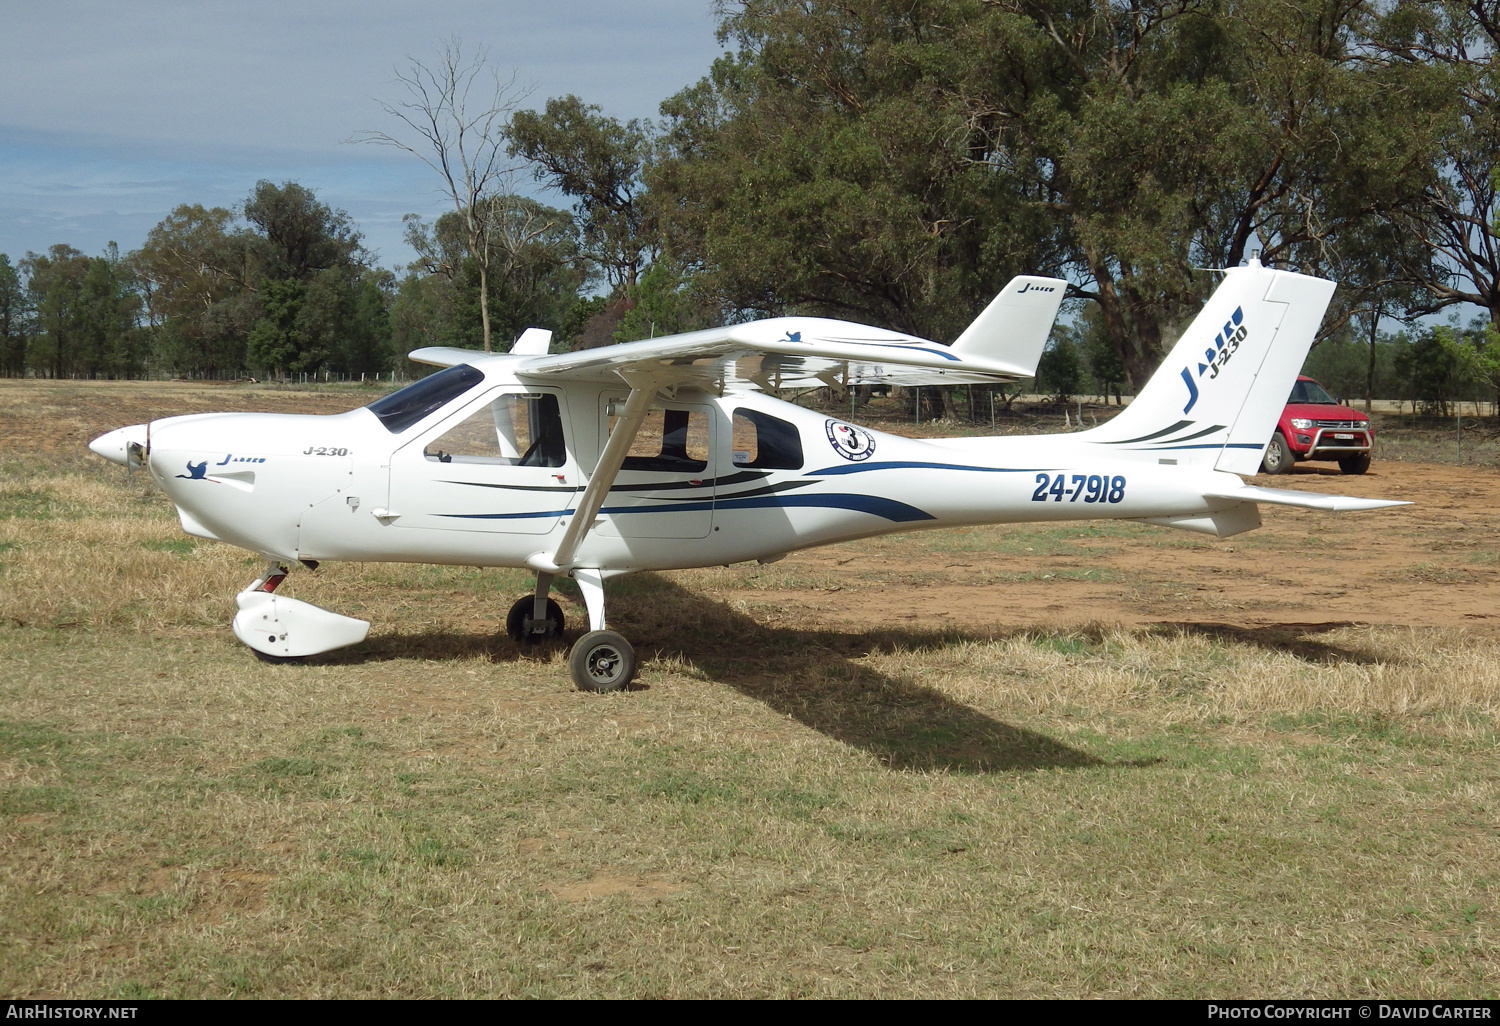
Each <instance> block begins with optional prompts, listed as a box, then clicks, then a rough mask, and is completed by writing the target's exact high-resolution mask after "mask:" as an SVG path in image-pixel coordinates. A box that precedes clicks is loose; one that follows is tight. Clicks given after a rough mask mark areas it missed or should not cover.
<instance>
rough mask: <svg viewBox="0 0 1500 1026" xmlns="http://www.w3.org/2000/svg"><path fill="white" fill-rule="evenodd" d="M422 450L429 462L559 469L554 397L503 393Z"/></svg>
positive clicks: (562, 451) (562, 458)
mask: <svg viewBox="0 0 1500 1026" xmlns="http://www.w3.org/2000/svg"><path fill="white" fill-rule="evenodd" d="M422 451H423V454H424V455H425V456H426V457H427V458H428V459H429V460H431V461H433V462H434V463H488V464H495V465H499V466H510V467H560V466H562V465H563V464H564V463H566V462H567V459H568V452H567V447H566V446H565V445H564V443H563V426H562V415H561V413H559V411H558V407H557V396H555V395H547V394H545V393H522V394H512V395H502V396H500V397H499V398H498V399H496V400H495V401H494V402H492V403H488V404H486V405H485V406H483V407H481V408H480V409H478V410H476V411H475V412H474V413H473V414H472V415H471V416H469V417H466V418H465V419H464V421H463V422H462V423H461V424H459V425H458V426H457V427H454V428H452V429H450V430H448V431H445V432H443V434H442V435H440V436H439V437H437V438H435V439H433V440H432V441H431V442H428V443H427V445H426V446H425V448H424V449H423V450H422Z"/></svg>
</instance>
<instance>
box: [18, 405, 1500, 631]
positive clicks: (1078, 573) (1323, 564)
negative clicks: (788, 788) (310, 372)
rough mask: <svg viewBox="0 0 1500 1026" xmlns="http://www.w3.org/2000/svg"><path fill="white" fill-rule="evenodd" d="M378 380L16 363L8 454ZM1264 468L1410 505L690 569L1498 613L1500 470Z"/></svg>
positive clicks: (1410, 620)
mask: <svg viewBox="0 0 1500 1026" xmlns="http://www.w3.org/2000/svg"><path fill="white" fill-rule="evenodd" d="M374 394H375V393H373V392H369V391H363V390H355V389H347V388H346V389H338V388H335V389H331V390H328V391H324V392H305V391H290V390H277V389H275V388H267V387H263V386H254V385H243V384H241V385H234V384H228V385H203V384H186V383H135V382H119V383H113V382H111V383H81V382H80V383H74V382H57V383H52V382H34V381H14V382H13V381H5V382H0V454H12V455H20V454H23V453H36V452H39V451H40V452H42V453H46V454H49V455H53V454H55V455H56V456H58V457H60V458H61V462H68V461H70V460H72V459H80V458H81V459H82V460H92V459H95V457H93V456H92V455H91V454H89V453H87V451H86V449H85V446H86V443H87V441H88V440H89V439H90V438H92V437H94V436H96V435H98V434H100V433H102V432H103V431H106V430H108V429H110V428H114V427H119V426H122V425H126V424H132V423H140V422H141V421H144V420H146V419H148V418H152V417H163V416H170V415H173V414H181V413H199V412H208V411H212V410H268V411H278V412H297V413H336V412H340V411H342V410H345V409H349V408H351V407H353V406H357V405H362V404H364V403H366V402H368V401H369V400H370V399H371V398H372V397H373V395H374ZM39 425H41V428H42V429H41V430H39ZM996 444H997V445H1003V444H1004V442H1003V440H1000V441H997V443H996ZM1256 483H1258V484H1263V485H1268V486H1273V487H1284V488H1296V489H1302V490H1306V491H1313V492H1327V493H1340V494H1349V495H1358V496H1370V497H1381V498H1390V499H1403V500H1408V501H1410V502H1412V503H1413V505H1412V506H1407V507H1400V508H1397V509H1391V510H1379V511H1374V512H1368V513H1355V514H1342V515H1335V514H1327V513H1317V512H1312V511H1306V510H1296V509H1288V508H1278V507H1273V506H1262V507H1261V517H1262V520H1263V525H1264V526H1262V528H1261V529H1260V530H1257V531H1254V532H1250V533H1248V534H1244V535H1240V536H1238V537H1235V538H1230V539H1226V540H1224V541H1216V540H1213V539H1210V538H1205V537H1202V536H1198V535H1192V534H1187V533H1185V532H1180V531H1172V530H1168V529H1163V528H1155V527H1144V526H1138V525H1129V524H1107V523H1100V524H1097V525H1095V526H1094V527H1092V528H1091V527H1090V526H1089V525H1087V524H1081V525H1063V526H1047V527H1041V526H1035V525H1031V526H1027V525H1023V526H1018V527H1011V528H978V529H972V530H969V531H957V532H955V531H949V532H939V533H938V534H937V535H928V536H926V537H924V538H921V539H920V544H911V543H909V542H903V540H902V538H901V537H899V536H898V537H894V538H884V539H872V540H869V541H866V542H858V543H853V544H851V545H846V546H836V547H831V548H825V549H815V550H811V551H807V552H801V553H793V554H792V555H790V556H788V557H787V558H786V559H785V560H783V561H782V562H780V563H777V564H774V566H772V567H766V568H753V569H750V570H746V569H744V568H735V569H734V570H731V571H717V572H714V571H705V572H702V573H700V574H697V575H695V576H696V578H697V579H696V580H694V581H692V586H694V587H698V588H702V589H704V590H707V591H710V592H722V593H723V597H725V598H733V599H735V600H738V601H743V602H746V603H748V604H749V605H750V606H751V607H753V608H754V609H755V610H756V615H757V616H761V615H765V616H768V617H771V618H775V619H783V618H785V619H792V620H800V621H803V622H806V623H808V624H809V625H812V624H817V625H826V626H830V627H841V628H844V629H848V628H850V627H855V628H856V629H857V628H858V627H859V626H872V625H878V624H882V623H890V624H899V625H903V626H918V627H924V628H941V627H943V626H945V625H953V626H957V627H966V628H974V627H1002V628H1006V627H1023V626H1044V625H1047V626H1052V627H1070V626H1075V625H1076V626H1084V625H1089V624H1099V623H1103V624H1124V625H1132V624H1143V623H1169V622H1179V621H1194V622H1200V623H1201V622H1205V621H1208V622H1214V623H1220V624H1223V625H1225V626H1226V627H1230V628H1234V627H1245V628H1257V627H1265V626H1268V625H1275V624H1286V625H1299V626H1305V625H1315V624H1317V625H1334V624H1347V623H1369V624H1387V625H1392V624H1393V625H1411V626H1466V627H1470V628H1475V629H1479V630H1481V631H1500V600H1497V594H1500V592H1497V589H1496V587H1495V585H1496V583H1497V577H1500V512H1497V510H1500V473H1497V472H1495V471H1492V470H1487V469H1477V468H1473V467H1458V466H1441V465H1436V464H1425V463H1398V462H1390V461H1386V460H1382V459H1381V458H1380V455H1379V452H1378V449H1377V453H1376V459H1375V462H1374V465H1373V466H1372V467H1371V470H1370V472H1369V473H1368V474H1366V475H1364V476H1361V477H1346V476H1342V475H1340V474H1339V473H1338V471H1337V468H1336V467H1335V466H1334V465H1333V464H1305V465H1303V466H1300V467H1298V468H1296V470H1295V471H1294V472H1293V473H1292V474H1291V475H1288V476H1285V477H1281V478H1275V479H1271V478H1258V479H1257V481H1256ZM943 534H947V535H948V536H949V539H950V540H949V541H944V540H943V539H942V538H941V537H940V536H941V535H943ZM976 534H977V536H976ZM690 576H693V575H690ZM762 582H763V583H762ZM684 583H688V582H687V581H686V580H685V581H684Z"/></svg>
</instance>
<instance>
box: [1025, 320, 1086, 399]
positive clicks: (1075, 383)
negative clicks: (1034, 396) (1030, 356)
mask: <svg viewBox="0 0 1500 1026" xmlns="http://www.w3.org/2000/svg"><path fill="white" fill-rule="evenodd" d="M1082 385H1083V368H1082V365H1081V364H1080V362H1079V359H1078V350H1077V348H1076V347H1075V346H1074V344H1073V342H1072V340H1070V339H1068V338H1067V337H1066V336H1062V335H1053V337H1052V340H1051V341H1050V342H1048V344H1047V348H1046V349H1044V350H1043V351H1042V357H1041V359H1040V360H1039V361H1037V365H1036V387H1037V390H1038V391H1040V392H1044V393H1046V394H1048V395H1052V396H1055V397H1056V398H1057V401H1058V402H1060V403H1066V402H1068V401H1070V400H1071V399H1072V398H1073V397H1074V396H1076V395H1077V394H1078V392H1079V390H1080V388H1081V387H1082Z"/></svg>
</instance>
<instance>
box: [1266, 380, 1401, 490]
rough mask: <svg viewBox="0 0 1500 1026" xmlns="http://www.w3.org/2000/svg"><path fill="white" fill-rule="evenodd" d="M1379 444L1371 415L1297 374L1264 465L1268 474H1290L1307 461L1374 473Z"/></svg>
mask: <svg viewBox="0 0 1500 1026" xmlns="http://www.w3.org/2000/svg"><path fill="white" fill-rule="evenodd" d="M1374 441H1375V431H1374V429H1373V428H1371V427H1370V418H1369V417H1367V416H1366V415H1365V414H1363V413H1360V412H1359V411H1358V410H1352V409H1350V408H1349V407H1347V406H1344V405H1343V404H1342V403H1340V402H1339V401H1338V400H1337V399H1335V398H1334V397H1333V396H1331V395H1329V394H1328V393H1327V392H1325V391H1324V390H1323V386H1322V385H1320V384H1318V383H1317V382H1316V381H1314V380H1313V379H1312V378H1309V377H1307V376H1306V375H1298V377H1297V383H1296V384H1295V385H1294V386H1292V396H1291V398H1290V399H1288V400H1287V404H1286V409H1284V410H1282V411H1281V419H1280V420H1279V421H1278V422H1277V424H1276V433H1275V434H1274V435H1272V436H1271V444H1270V445H1268V446H1266V455H1265V457H1264V458H1263V459H1262V460H1261V464H1260V466H1261V469H1262V470H1263V471H1265V472H1266V473H1267V474H1290V473H1291V472H1292V467H1293V466H1294V465H1296V464H1297V463H1298V462H1300V461H1302V460H1337V461H1338V464H1339V470H1340V471H1342V472H1343V473H1345V474H1363V473H1364V472H1365V471H1367V470H1369V469H1370V446H1371V444H1372V443H1373V442H1374Z"/></svg>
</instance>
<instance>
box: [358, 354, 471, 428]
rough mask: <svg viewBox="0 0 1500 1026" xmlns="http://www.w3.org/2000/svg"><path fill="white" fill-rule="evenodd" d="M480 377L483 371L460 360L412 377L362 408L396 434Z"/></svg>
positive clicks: (456, 395)
mask: <svg viewBox="0 0 1500 1026" xmlns="http://www.w3.org/2000/svg"><path fill="white" fill-rule="evenodd" d="M483 380H484V372H483V371H480V370H477V369H475V368H473V367H470V366H469V365H468V364H466V363H461V364H459V365H458V366H456V367H449V368H447V369H445V370H440V371H438V372H437V373H436V374H429V375H427V377H425V378H423V379H422V380H420V381H413V382H412V383H411V384H410V385H407V386H406V387H405V388H402V389H398V390H397V391H395V392H392V393H391V394H390V395H387V396H382V397H381V398H379V399H376V400H375V401H374V402H373V403H371V404H370V405H369V406H366V407H365V409H367V410H369V411H370V412H371V413H373V414H375V416H377V417H379V418H380V423H382V424H384V425H385V428H386V430H387V431H389V432H390V433H391V434H393V435H399V434H400V433H401V432H403V431H405V430H406V429H407V428H409V427H411V426H412V425H413V424H415V423H416V422H417V421H419V420H421V419H422V418H423V417H426V416H427V415H428V414H429V413H432V412H434V411H436V410H437V409H439V408H440V407H443V406H446V405H447V404H448V402H449V400H452V399H457V398H458V397H459V396H461V395H463V394H464V393H465V392H467V391H468V390H469V389H471V388H473V387H474V386H475V385H477V384H479V383H480V382H481V381H483Z"/></svg>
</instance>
